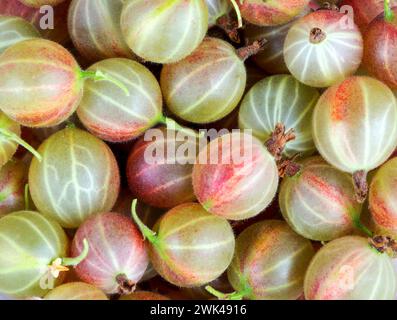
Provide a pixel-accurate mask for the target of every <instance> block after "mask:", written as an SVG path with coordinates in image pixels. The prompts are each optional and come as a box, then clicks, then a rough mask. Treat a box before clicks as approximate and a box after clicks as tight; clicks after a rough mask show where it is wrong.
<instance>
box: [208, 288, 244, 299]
mask: <svg viewBox="0 0 397 320" xmlns="http://www.w3.org/2000/svg"><path fill="white" fill-rule="evenodd" d="M205 290H207V291H208V292H209V293H210V294H212V295H213V296H215V297H217V298H218V299H220V300H242V299H243V298H244V297H245V296H246V295H247V294H249V293H250V291H249V292H248V291H247V290H243V291H241V292H239V291H235V292H232V293H222V292H220V291H218V290H216V289H214V288H213V287H211V286H206V287H205Z"/></svg>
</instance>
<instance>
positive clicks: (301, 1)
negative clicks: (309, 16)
mask: <svg viewBox="0 0 397 320" xmlns="http://www.w3.org/2000/svg"><path fill="white" fill-rule="evenodd" d="M237 3H238V4H239V6H240V11H241V15H242V16H243V18H244V19H245V20H247V21H248V22H250V23H252V24H256V25H258V26H275V25H279V24H284V23H287V22H289V21H290V20H292V19H293V18H294V17H295V16H297V15H298V14H299V13H301V11H302V10H303V9H304V8H305V7H306V6H307V4H308V3H309V0H277V1H258V0H242V1H241V2H239V1H237Z"/></svg>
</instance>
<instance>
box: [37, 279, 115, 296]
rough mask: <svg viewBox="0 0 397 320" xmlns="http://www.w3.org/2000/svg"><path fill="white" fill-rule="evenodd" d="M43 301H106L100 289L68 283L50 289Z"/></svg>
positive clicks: (78, 283)
mask: <svg viewBox="0 0 397 320" xmlns="http://www.w3.org/2000/svg"><path fill="white" fill-rule="evenodd" d="M44 300H108V297H107V296H106V294H104V293H103V292H102V291H101V290H100V289H98V288H97V287H94V286H93V285H90V284H88V283H84V282H70V283H65V284H62V285H60V286H59V287H56V288H54V289H52V290H51V291H50V292H49V293H47V294H46V295H45V296H44Z"/></svg>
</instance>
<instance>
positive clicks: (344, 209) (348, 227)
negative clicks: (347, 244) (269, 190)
mask: <svg viewBox="0 0 397 320" xmlns="http://www.w3.org/2000/svg"><path fill="white" fill-rule="evenodd" d="M279 204H280V209H281V212H282V214H283V216H284V218H285V220H286V221H287V222H288V224H289V225H290V227H291V228H292V229H293V230H294V231H295V232H297V233H298V234H300V235H301V236H303V237H305V238H307V239H311V240H317V241H329V240H333V239H336V238H339V237H342V236H345V235H348V234H351V233H353V231H354V228H355V227H359V228H361V222H360V214H361V204H360V203H358V202H357V201H356V199H355V191H354V185H353V183H352V180H351V176H350V175H349V174H347V173H344V172H341V171H339V170H337V169H335V168H333V167H332V166H330V165H329V164H328V163H326V162H325V161H324V160H323V159H322V158H321V157H312V158H308V159H305V160H304V161H302V163H301V170H300V171H299V173H298V174H296V175H295V176H294V177H286V178H284V180H283V182H282V184H281V188H280V194H279Z"/></svg>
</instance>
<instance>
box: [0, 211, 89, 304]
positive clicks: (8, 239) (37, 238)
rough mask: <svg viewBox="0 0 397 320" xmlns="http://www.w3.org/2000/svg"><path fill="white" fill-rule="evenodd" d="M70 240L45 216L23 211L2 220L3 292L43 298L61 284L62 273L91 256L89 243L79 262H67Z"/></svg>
mask: <svg viewBox="0 0 397 320" xmlns="http://www.w3.org/2000/svg"><path fill="white" fill-rule="evenodd" d="M68 246H69V244H68V239H67V237H66V234H65V232H64V231H63V230H62V228H61V226H60V225H59V224H58V223H57V222H55V221H53V220H50V219H47V218H45V217H44V216H42V215H41V214H39V213H37V212H32V211H19V212H14V213H11V214H8V215H6V216H5V217H3V218H1V219H0V275H1V276H0V292H2V293H4V294H7V295H11V296H14V297H21V298H24V297H29V296H38V297H41V296H43V295H44V294H46V293H47V292H48V290H49V289H51V287H53V286H54V284H56V283H59V282H61V280H62V279H61V278H59V274H60V272H64V271H67V270H68V268H67V266H75V265H77V264H78V263H80V262H81V261H82V260H84V258H85V256H86V255H87V253H88V243H87V241H84V250H83V252H82V254H81V256H79V257H76V258H64V257H65V256H66V255H67V253H68Z"/></svg>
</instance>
